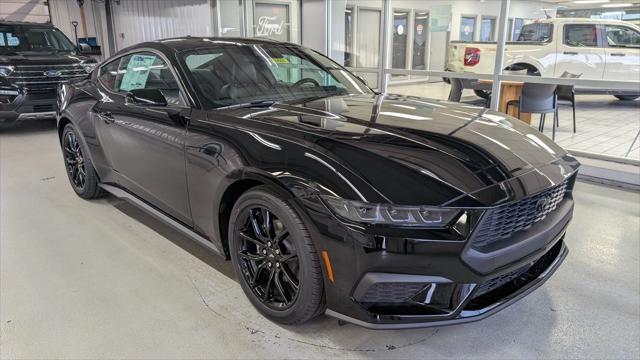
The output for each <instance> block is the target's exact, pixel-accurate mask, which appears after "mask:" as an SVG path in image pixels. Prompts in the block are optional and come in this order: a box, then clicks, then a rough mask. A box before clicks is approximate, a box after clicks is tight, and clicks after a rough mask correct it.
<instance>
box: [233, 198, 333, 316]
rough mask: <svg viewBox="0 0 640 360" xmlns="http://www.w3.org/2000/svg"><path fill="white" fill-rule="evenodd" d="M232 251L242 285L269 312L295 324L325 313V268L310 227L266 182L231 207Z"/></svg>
mask: <svg viewBox="0 0 640 360" xmlns="http://www.w3.org/2000/svg"><path fill="white" fill-rule="evenodd" d="M229 252H230V253H231V261H232V263H233V267H234V269H235V272H236V275H237V277H238V280H239V282H240V285H241V286H242V290H243V291H244V293H245V295H246V296H247V297H248V298H249V300H250V301H251V303H252V304H253V306H254V307H255V308H256V309H257V310H258V311H259V312H260V313H261V314H262V315H264V316H265V317H267V318H269V319H271V320H273V321H275V322H278V323H281V324H288V325H297V324H302V323H304V322H306V321H308V320H310V319H312V318H313V317H315V316H316V315H318V314H319V313H320V312H322V310H323V307H324V301H323V300H324V294H323V283H322V270H321V268H320V260H319V257H318V255H317V253H316V249H315V247H314V245H313V243H312V241H311V236H310V235H309V231H308V230H307V228H306V226H305V224H304V223H303V222H302V220H301V219H300V216H298V214H297V213H296V211H295V210H294V209H293V208H292V207H291V206H290V205H289V204H288V203H286V202H285V201H283V200H281V199H280V198H278V196H276V195H275V194H274V193H273V192H271V191H269V189H268V188H267V187H263V186H261V187H257V188H254V189H251V190H249V191H248V192H246V193H244V194H243V195H242V196H240V198H239V199H238V201H237V202H236V204H235V206H234V207H233V210H232V211H231V221H230V223H229Z"/></svg>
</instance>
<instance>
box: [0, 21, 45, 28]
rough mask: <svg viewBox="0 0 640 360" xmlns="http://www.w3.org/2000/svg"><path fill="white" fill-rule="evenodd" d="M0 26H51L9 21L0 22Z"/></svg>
mask: <svg viewBox="0 0 640 360" xmlns="http://www.w3.org/2000/svg"><path fill="white" fill-rule="evenodd" d="M0 25H21V26H34V27H35V26H38V27H50V28H52V27H53V25H51V24H50V23H37V22H28V21H9V20H1V19H0Z"/></svg>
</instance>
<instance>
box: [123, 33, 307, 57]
mask: <svg viewBox="0 0 640 360" xmlns="http://www.w3.org/2000/svg"><path fill="white" fill-rule="evenodd" d="M264 44H272V45H278V44H281V45H291V46H299V45H297V44H293V43H287V42H281V41H276V40H271V39H265V38H239V37H224V38H223V37H200V36H185V37H175V38H168V39H161V40H155V41H147V42H143V43H140V44H136V45H132V46H130V47H128V48H126V49H122V50H121V51H119V53H124V52H130V51H132V50H136V49H141V48H147V49H148V48H151V49H156V50H159V51H162V52H165V53H171V52H173V53H176V52H182V51H187V50H194V49H203V48H210V47H212V46H216V45H237V46H247V45H264Z"/></svg>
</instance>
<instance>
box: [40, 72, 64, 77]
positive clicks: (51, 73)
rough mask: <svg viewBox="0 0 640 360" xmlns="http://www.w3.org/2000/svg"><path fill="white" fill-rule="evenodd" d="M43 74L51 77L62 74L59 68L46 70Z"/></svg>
mask: <svg viewBox="0 0 640 360" xmlns="http://www.w3.org/2000/svg"><path fill="white" fill-rule="evenodd" d="M44 76H46V77H51V78H55V77H60V76H62V72H61V71H60V70H47V71H45V72H44Z"/></svg>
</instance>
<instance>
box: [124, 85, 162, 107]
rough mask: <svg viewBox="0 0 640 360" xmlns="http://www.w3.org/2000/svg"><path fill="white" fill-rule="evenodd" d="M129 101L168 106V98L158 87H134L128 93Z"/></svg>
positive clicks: (136, 103)
mask: <svg viewBox="0 0 640 360" xmlns="http://www.w3.org/2000/svg"><path fill="white" fill-rule="evenodd" d="M127 103H129V104H135V105H141V106H167V98H165V97H164V95H162V92H160V90H158V89H134V90H131V91H130V92H129V93H128V94H127Z"/></svg>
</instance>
